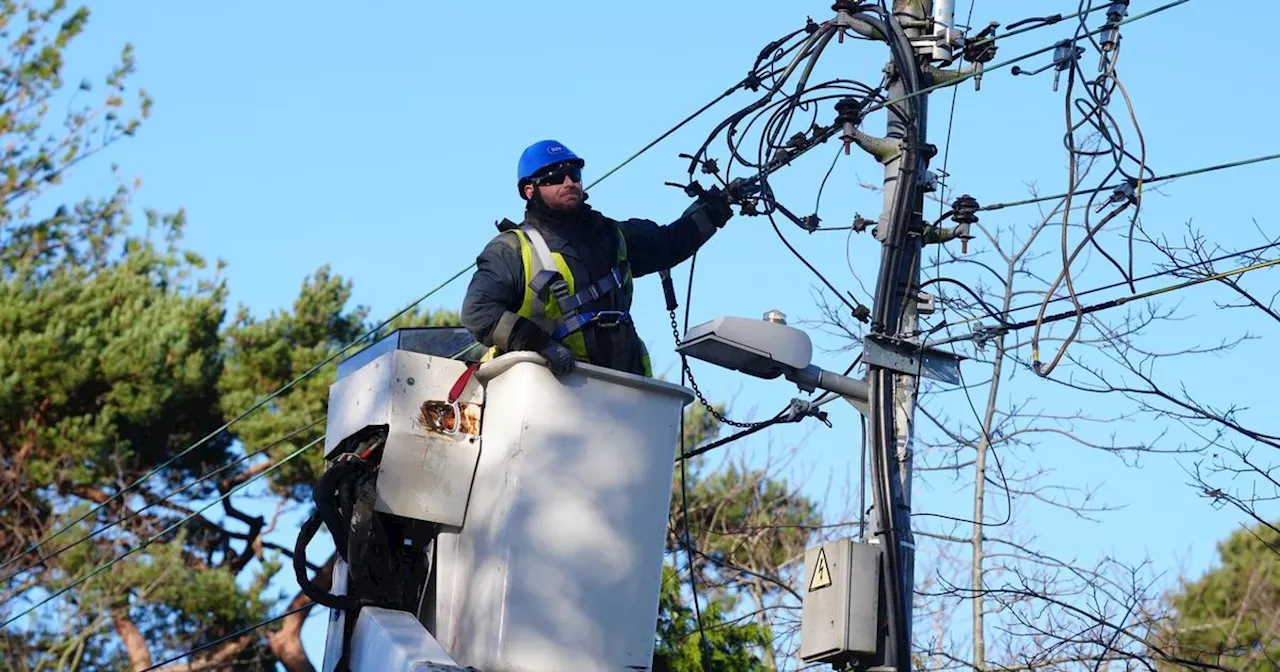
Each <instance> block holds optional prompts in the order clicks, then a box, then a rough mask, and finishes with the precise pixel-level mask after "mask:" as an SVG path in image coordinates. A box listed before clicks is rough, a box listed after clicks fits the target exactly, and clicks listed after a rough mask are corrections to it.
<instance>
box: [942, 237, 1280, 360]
mask: <svg viewBox="0 0 1280 672" xmlns="http://www.w3.org/2000/svg"><path fill="white" fill-rule="evenodd" d="M1277 245H1280V241H1278V242H1275V243H1272V244H1270V245H1267V246H1265V247H1275V246H1277ZM1256 249H1264V248H1256ZM1242 254H1244V253H1235V254H1232V255H1228V256H1226V257H1219V258H1218V260H1221V259H1226V258H1229V257H1231V256H1241V255H1242ZM1213 261H1215V260H1209V261H1205V262H1199V263H1196V264H1192V265H1190V266H1182V267H1179V268H1175V269H1170V270H1167V271H1162V272H1161V273H1159V274H1153V275H1152V276H1150V277H1158V276H1160V275H1169V274H1171V273H1174V272H1177V271H1179V270H1187V269H1189V268H1194V267H1196V266H1203V265H1205V264H1209V263H1213ZM1273 266H1280V258H1277V259H1272V260H1269V261H1261V262H1257V263H1254V264H1249V265H1248V266H1242V267H1240V268H1236V269H1233V270H1230V271H1225V272H1221V273H1212V274H1209V275H1205V276H1202V277H1199V278H1194V279H1191V280H1187V281H1186V282H1180V283H1177V284H1172V285H1166V286H1164V287H1160V288H1158V289H1153V290H1149V291H1146V292H1140V293H1137V294H1132V295H1129V296H1122V297H1119V298H1115V299H1111V300H1108V301H1103V302H1100V303H1096V304H1092V305H1089V306H1085V307H1082V308H1081V309H1080V314H1083V315H1090V314H1092V313H1096V312H1100V311H1104V310H1109V309H1111V308H1117V307H1119V306H1123V305H1125V304H1127V303H1130V302H1132V301H1139V300H1143V299H1149V298H1152V297H1155V296H1159V295H1161V294H1168V293H1170V292H1176V291H1181V290H1183V289H1187V288H1190V287H1195V286H1196V285H1202V284H1204V283H1206V282H1214V281H1217V280H1225V279H1226V278H1229V277H1232V276H1236V275H1244V274H1246V273H1250V272H1253V271H1257V270H1261V269H1264V268H1271V267H1273ZM1117 286H1119V285H1117ZM1082 294H1083V293H1082ZM1028 307H1030V306H1028ZM1010 312H1012V311H1010ZM1076 314H1077V311H1075V310H1069V311H1064V312H1061V313H1057V314H1055V315H1050V316H1048V317H1045V318H1044V319H1043V320H1042V322H1043V323H1044V324H1052V323H1054V322H1058V321H1060V320H1065V319H1067V318H1069V317H1074V316H1075V315H1076ZM968 321H971V320H964V321H961V322H958V323H957V324H963V323H964V322H968ZM1036 324H1037V320H1036V319H1031V320H1023V321H1021V322H1014V323H1005V324H1001V325H1000V326H999V327H996V328H994V329H993V330H992V331H994V332H999V333H1008V332H1014V331H1020V330H1022V329H1026V328H1027V327H1033V326H1035V325H1036ZM973 337H974V334H972V333H970V334H965V335H963V336H953V337H949V338H946V339H943V340H939V341H934V342H932V343H929V344H928V345H929V346H930V347H935V346H939V345H944V344H947V343H954V342H958V341H967V340H972V339H973Z"/></svg>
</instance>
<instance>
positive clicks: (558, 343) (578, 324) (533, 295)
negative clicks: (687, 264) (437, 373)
mask: <svg viewBox="0 0 1280 672" xmlns="http://www.w3.org/2000/svg"><path fill="white" fill-rule="evenodd" d="M584 165H585V162H584V161H583V160H582V159H581V158H579V157H578V156H577V155H575V154H574V153H573V152H571V151H569V149H568V148H567V147H565V146H564V145H562V144H560V143H559V142H556V141H554V140H543V141H541V142H537V143H534V144H533V145H530V146H529V147H528V148H527V149H525V150H524V153H523V154H521V156H520V161H519V165H518V171H517V181H516V186H517V188H518V189H519V191H520V196H521V198H523V199H524V200H525V201H526V204H525V213H524V221H523V222H522V223H520V224H519V225H517V224H515V223H514V222H512V221H510V220H507V219H504V220H503V221H501V222H499V223H498V230H499V231H500V233H499V234H498V235H497V236H496V237H495V238H494V239H493V240H491V241H490V242H489V244H488V245H487V246H486V247H485V248H484V251H482V252H481V253H480V256H479V257H478V258H477V259H476V271H475V274H474V275H473V276H472V278H471V284H470V286H469V287H468V288H467V295H466V298H465V300H464V301H463V306H462V324H463V325H464V326H465V327H466V328H467V330H469V331H470V332H471V334H472V336H474V337H475V339H476V340H477V341H479V342H480V343H482V344H484V345H486V346H489V347H490V348H491V349H490V353H489V355H488V356H493V355H496V354H500V353H504V352H513V351H517V350H529V351H533V352H537V353H539V354H541V355H542V356H543V357H545V358H546V360H547V364H548V366H549V368H550V369H551V370H552V371H553V372H554V373H555V374H556V375H564V374H565V373H568V372H569V371H571V370H572V369H573V363H574V362H575V361H580V362H589V363H591V364H596V365H599V366H603V367H607V368H611V369H616V370H619V371H626V372H629V373H635V374H639V375H644V376H651V375H652V373H653V372H652V368H651V366H650V364H649V355H648V351H647V350H646V349H645V346H644V343H643V342H642V341H641V340H640V336H639V334H637V333H636V330H635V326H634V325H633V324H632V322H631V319H630V313H629V311H630V309H631V289H632V279H633V278H638V277H642V276H644V275H648V274H650V273H655V272H658V271H663V270H666V269H669V268H671V267H673V266H675V265H676V264H679V263H680V262H682V261H684V260H685V259H688V258H689V257H690V256H692V255H693V253H694V252H695V251H697V249H698V248H699V247H701V246H702V245H703V243H706V242H707V240H709V239H710V238H711V236H712V235H713V234H715V232H716V231H717V230H718V229H719V228H720V227H722V226H724V225H725V223H726V222H728V221H729V218H731V217H732V216H733V211H732V210H731V209H730V207H729V203H728V201H727V200H725V199H724V198H723V197H722V196H719V195H716V194H708V195H704V196H701V197H699V199H698V200H697V201H696V202H695V203H694V204H693V205H691V206H690V207H689V208H688V209H687V210H685V212H684V214H683V215H681V217H680V218H679V219H677V220H676V221H674V222H672V223H671V224H669V225H667V226H659V225H658V224H656V223H654V222H652V221H649V220H645V219H628V220H624V221H617V220H613V219H610V218H608V217H605V216H604V215H602V214H600V213H599V212H597V211H596V210H594V209H592V208H591V206H589V205H587V203H586V200H587V194H586V193H585V192H584V191H583V186H582V168H583V166H584Z"/></svg>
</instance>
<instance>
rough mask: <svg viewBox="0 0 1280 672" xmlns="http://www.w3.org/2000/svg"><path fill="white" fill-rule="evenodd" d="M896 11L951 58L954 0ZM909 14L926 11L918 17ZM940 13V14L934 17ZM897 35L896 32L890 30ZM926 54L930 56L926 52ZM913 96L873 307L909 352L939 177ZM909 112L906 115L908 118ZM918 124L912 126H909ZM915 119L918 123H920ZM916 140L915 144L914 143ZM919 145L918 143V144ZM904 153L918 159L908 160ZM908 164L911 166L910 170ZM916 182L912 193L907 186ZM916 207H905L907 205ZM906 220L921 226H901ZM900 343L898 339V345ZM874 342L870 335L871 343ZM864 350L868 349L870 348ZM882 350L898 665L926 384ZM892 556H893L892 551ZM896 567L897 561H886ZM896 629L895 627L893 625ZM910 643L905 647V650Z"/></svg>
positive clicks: (937, 55) (895, 93) (879, 523)
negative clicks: (933, 188)
mask: <svg viewBox="0 0 1280 672" xmlns="http://www.w3.org/2000/svg"><path fill="white" fill-rule="evenodd" d="M893 11H894V14H895V15H896V16H898V17H902V18H901V19H900V20H901V22H902V24H903V30H904V32H905V33H906V34H907V37H908V38H909V39H910V41H911V43H912V44H913V45H917V46H923V47H924V49H923V50H921V49H918V48H913V49H912V50H911V53H910V55H909V58H912V59H916V62H923V63H928V62H930V61H933V60H950V49H951V47H950V44H951V40H952V39H953V38H954V36H955V32H954V25H955V24H954V6H953V3H952V0H894V2H893ZM906 17H918V19H917V20H911V19H907V18H906ZM930 19H932V21H930ZM886 38H888V39H889V40H892V39H893V37H892V36H886ZM922 56H923V58H922ZM895 74H896V76H895V77H894V79H893V81H892V84H891V88H890V89H889V99H890V100H899V99H901V98H902V97H903V96H905V95H907V94H908V93H909V90H908V87H907V82H906V81H905V79H904V78H905V77H907V76H908V74H907V73H904V72H902V71H901V68H898V71H897V72H896V73H895ZM911 102H912V104H907V103H903V104H901V105H899V106H898V109H900V110H903V111H904V112H905V111H908V110H910V112H907V114H905V115H901V116H900V115H899V114H896V113H894V111H893V110H890V112H889V114H888V120H887V126H888V128H887V132H886V138H887V139H888V140H889V141H890V146H891V147H896V148H897V149H898V151H896V152H893V153H892V154H891V155H889V158H888V159H887V160H883V161H882V162H883V164H884V207H883V210H882V214H881V218H880V226H879V228H878V230H877V234H878V235H877V238H878V239H880V241H881V243H882V244H883V246H884V248H883V250H882V252H881V266H880V268H881V273H880V275H879V277H878V279H877V283H878V286H877V288H876V303H877V305H876V306H875V308H874V309H873V314H874V315H877V316H878V317H879V321H878V322H877V321H873V323H872V325H873V333H874V331H875V330H876V329H879V330H880V334H882V335H884V336H887V337H888V339H887V340H886V341H885V342H884V345H885V346H887V347H888V350H889V351H894V350H897V351H899V352H901V350H902V349H903V348H902V346H904V345H906V344H907V343H908V342H911V341H915V340H918V339H917V337H916V336H915V334H916V333H917V331H918V326H919V316H920V301H921V296H920V292H919V287H920V261H921V258H922V255H921V247H922V245H923V242H924V238H925V237H924V235H922V233H923V229H924V227H925V226H927V224H926V223H925V222H924V220H923V213H924V192H925V189H926V188H928V186H929V182H931V180H930V179H929V178H928V177H926V175H925V169H926V167H927V165H928V162H929V159H930V158H932V155H933V154H934V153H935V151H936V150H934V149H933V148H932V147H931V146H929V145H928V144H927V143H926V137H927V128H928V96H927V95H918V96H915V97H914V99H913V101H911ZM904 116H905V118H903V117H904ZM909 126H910V127H909ZM912 127H913V128H912ZM909 143H910V144H909ZM910 145H913V146H910ZM904 161H909V162H911V164H914V165H906V166H904ZM904 168H905V170H906V171H908V172H906V173H904V172H903V171H904ZM903 178H907V179H905V180H904V179H903ZM903 190H909V191H910V193H905V194H904V193H903ZM904 204H905V206H906V207H907V208H908V209H909V211H908V212H907V213H905V216H904V213H902V212H901V208H902V207H903V205H904ZM902 227H907V228H908V229H916V228H917V227H918V230H914V231H913V230H907V231H903V230H901V229H902ZM895 345H896V346H897V347H894V346H895ZM873 346H874V344H873V343H872V342H870V341H869V342H868V344H867V347H868V348H871V347H873ZM864 352H866V351H865V350H864ZM878 360H879V358H878V357H870V358H868V362H869V366H868V378H869V380H870V381H871V386H870V389H871V399H870V408H871V414H872V416H873V417H872V427H873V431H872V432H871V433H870V436H869V442H870V443H871V445H869V446H868V451H869V452H870V453H871V454H872V455H876V456H879V457H880V459H879V460H876V459H875V458H874V457H873V464H875V463H876V462H879V463H880V464H881V468H882V469H887V471H888V473H887V474H884V473H883V471H881V473H880V474H877V473H876V470H875V469H873V470H872V473H873V476H872V478H884V477H885V476H887V478H886V481H887V482H886V483H885V485H886V486H888V487H887V490H888V492H887V493H885V494H887V495H888V497H887V506H888V508H889V509H890V510H889V512H888V516H886V517H884V518H882V515H883V514H882V513H881V512H879V511H876V510H875V508H876V507H875V506H873V511H872V515H871V520H872V521H873V525H874V527H873V528H872V530H873V535H872V537H871V538H872V539H873V540H875V541H876V542H878V543H881V544H886V546H887V543H892V542H890V541H889V540H891V539H896V544H895V545H896V548H890V547H884V548H882V549H881V552H882V553H893V554H895V555H896V557H897V563H896V565H897V579H898V582H897V583H896V585H888V584H886V586H885V589H886V590H887V591H889V590H896V591H897V593H898V598H897V600H896V602H897V604H898V605H899V608H898V611H899V613H900V614H901V622H900V628H901V631H899V632H896V633H893V634H895V635H896V636H892V637H890V638H889V639H890V641H886V642H885V646H884V647H883V649H882V652H883V658H882V659H881V660H879V661H877V662H878V663H879V665H881V666H883V667H884V668H891V669H894V670H897V672H907V671H908V670H909V669H910V656H911V651H910V643H911V641H912V632H911V623H912V614H913V610H912V601H913V597H914V594H915V591H914V585H915V539H914V537H913V535H912V533H911V479H912V460H913V449H914V446H913V438H914V430H915V422H914V421H915V408H916V397H917V392H918V390H919V378H918V376H917V375H914V374H910V373H904V372H902V371H901V368H899V370H898V371H892V370H890V369H888V368H887V367H881V366H880V365H878V364H876V363H874V362H876V361H878ZM885 400H891V404H892V410H891V413H884V414H883V415H882V416H881V418H882V419H887V420H889V423H888V426H886V425H885V423H883V422H879V423H878V422H877V419H876V418H875V417H874V416H875V415H876V414H877V413H881V411H880V410H879V409H882V408H884V403H885ZM885 518H889V519H891V520H892V525H893V527H894V528H895V530H896V534H895V535H891V536H890V535H886V532H887V530H886V529H885V525H884V523H885V522H886V520H885ZM886 560H887V558H886ZM882 566H883V567H888V566H889V563H888V562H885V563H882ZM885 597H887V598H888V600H887V601H886V602H887V603H886V609H887V610H888V611H887V613H886V616H887V617H888V618H890V619H893V618H894V614H893V611H892V610H893V605H894V603H895V600H894V599H893V596H890V595H886V596H885ZM891 632H892V630H891ZM904 649H905V650H904Z"/></svg>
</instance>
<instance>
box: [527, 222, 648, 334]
mask: <svg viewBox="0 0 1280 672" xmlns="http://www.w3.org/2000/svg"><path fill="white" fill-rule="evenodd" d="M516 231H518V232H519V233H520V234H523V236H524V237H525V239H526V240H527V241H528V242H529V246H530V247H531V248H532V249H533V259H532V261H533V262H534V266H533V269H532V273H531V275H532V277H533V279H532V280H531V281H530V282H529V289H531V290H532V291H533V305H532V313H533V314H532V315H531V316H530V319H532V320H533V322H534V323H535V324H538V325H539V326H541V327H542V328H543V329H546V330H547V331H549V332H550V333H551V337H552V338H554V339H556V340H563V339H564V338H565V337H566V336H569V335H571V334H573V333H575V332H577V331H579V330H580V329H582V328H583V327H585V326H587V325H588V324H595V325H596V326H599V327H604V328H614V327H617V326H618V325H620V324H623V323H624V322H629V321H630V320H631V315H630V313H628V312H626V311H621V310H597V311H582V308H583V307H584V306H586V305H587V304H589V303H591V302H593V301H596V300H598V299H600V298H601V297H604V296H607V295H608V294H609V293H610V292H614V291H617V290H618V289H621V288H622V287H623V286H624V285H625V283H626V280H627V277H628V276H629V274H630V270H631V267H630V263H629V262H628V261H627V259H626V252H625V249H626V239H625V238H623V237H622V236H621V235H619V236H618V237H619V243H618V244H619V245H620V246H622V249H621V250H620V253H619V255H618V256H619V260H618V264H617V265H616V266H614V267H613V268H611V269H610V270H609V272H608V273H607V274H605V276H604V277H602V278H600V279H599V280H597V281H596V282H593V283H591V284H590V285H588V286H587V288H586V289H583V290H582V291H580V292H578V293H577V294H572V295H570V293H569V291H570V290H569V283H568V282H567V281H566V280H565V278H564V275H563V274H562V273H561V272H560V270H559V267H558V265H557V264H556V261H555V257H554V256H553V255H552V253H551V248H550V247H549V246H547V241H546V239H544V238H543V237H542V234H541V233H539V232H538V230H537V229H535V228H534V227H533V226H531V225H528V224H525V225H524V226H521V227H519V228H518V229H516ZM552 301H554V302H555V305H556V307H557V308H558V310H559V313H560V315H559V316H558V317H556V318H550V317H548V316H547V306H548V304H549V303H550V302H552Z"/></svg>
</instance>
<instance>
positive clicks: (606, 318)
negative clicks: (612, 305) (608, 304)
mask: <svg viewBox="0 0 1280 672" xmlns="http://www.w3.org/2000/svg"><path fill="white" fill-rule="evenodd" d="M627 317H628V316H627V314H626V313H624V312H622V311H621V310H602V311H600V312H598V313H596V314H595V317H594V318H592V319H593V321H594V322H595V323H596V326H599V327H603V328H605V329H613V328H615V327H617V326H618V325H620V324H622V323H623V322H624V321H626V319H627Z"/></svg>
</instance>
